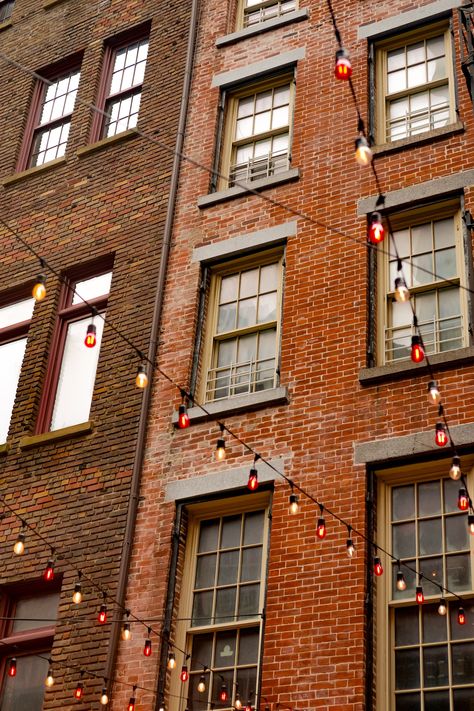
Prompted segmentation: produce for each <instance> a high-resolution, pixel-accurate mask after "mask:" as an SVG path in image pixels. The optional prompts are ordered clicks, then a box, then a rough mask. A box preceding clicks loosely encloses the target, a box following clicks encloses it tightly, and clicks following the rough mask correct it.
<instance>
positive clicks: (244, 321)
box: [237, 296, 257, 328]
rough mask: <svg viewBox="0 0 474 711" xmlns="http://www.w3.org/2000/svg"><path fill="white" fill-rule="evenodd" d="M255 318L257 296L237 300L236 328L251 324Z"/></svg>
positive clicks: (254, 321)
mask: <svg viewBox="0 0 474 711" xmlns="http://www.w3.org/2000/svg"><path fill="white" fill-rule="evenodd" d="M256 320H257V298H256V297H255V296H254V297H253V298H251V299H244V300H243V301H239V316H238V319H237V327H238V328H246V327H247V326H253V325H254V324H255V323H256Z"/></svg>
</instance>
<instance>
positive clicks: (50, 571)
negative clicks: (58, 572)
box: [43, 558, 54, 583]
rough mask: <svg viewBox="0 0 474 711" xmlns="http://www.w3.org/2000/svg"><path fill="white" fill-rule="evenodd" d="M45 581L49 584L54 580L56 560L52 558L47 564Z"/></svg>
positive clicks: (44, 574) (44, 575)
mask: <svg viewBox="0 0 474 711" xmlns="http://www.w3.org/2000/svg"><path fill="white" fill-rule="evenodd" d="M43 580H45V581H46V582H47V583H50V582H51V581H52V580H54V560H53V559H52V558H50V559H49V560H48V562H47V563H46V568H45V569H44V572H43Z"/></svg>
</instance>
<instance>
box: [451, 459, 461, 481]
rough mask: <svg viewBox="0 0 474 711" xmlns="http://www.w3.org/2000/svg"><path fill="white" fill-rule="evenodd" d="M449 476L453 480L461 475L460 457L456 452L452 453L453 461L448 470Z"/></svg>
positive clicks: (456, 479)
mask: <svg viewBox="0 0 474 711" xmlns="http://www.w3.org/2000/svg"><path fill="white" fill-rule="evenodd" d="M449 476H450V477H451V479H453V480H454V481H458V480H459V479H460V478H461V476H462V471H461V459H460V457H458V456H457V454H455V455H454V457H453V462H452V464H451V469H450V470H449Z"/></svg>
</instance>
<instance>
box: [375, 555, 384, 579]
mask: <svg viewBox="0 0 474 711" xmlns="http://www.w3.org/2000/svg"><path fill="white" fill-rule="evenodd" d="M374 573H375V575H376V576H377V577H380V576H381V575H383V567H382V561H381V560H380V558H379V557H378V556H375V557H374Z"/></svg>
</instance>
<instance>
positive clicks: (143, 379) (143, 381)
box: [135, 365, 148, 390]
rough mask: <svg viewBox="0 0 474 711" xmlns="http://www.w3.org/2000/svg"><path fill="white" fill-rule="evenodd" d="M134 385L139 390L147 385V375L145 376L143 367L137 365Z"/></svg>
mask: <svg viewBox="0 0 474 711" xmlns="http://www.w3.org/2000/svg"><path fill="white" fill-rule="evenodd" d="M135 385H136V386H137V388H141V389H142V390H143V389H144V388H146V386H147V385H148V375H147V374H146V369H145V366H144V365H139V366H138V368H137V376H136V378H135Z"/></svg>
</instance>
